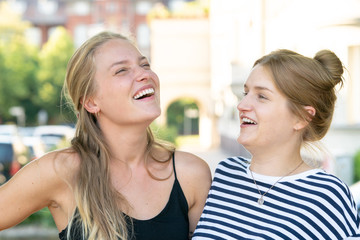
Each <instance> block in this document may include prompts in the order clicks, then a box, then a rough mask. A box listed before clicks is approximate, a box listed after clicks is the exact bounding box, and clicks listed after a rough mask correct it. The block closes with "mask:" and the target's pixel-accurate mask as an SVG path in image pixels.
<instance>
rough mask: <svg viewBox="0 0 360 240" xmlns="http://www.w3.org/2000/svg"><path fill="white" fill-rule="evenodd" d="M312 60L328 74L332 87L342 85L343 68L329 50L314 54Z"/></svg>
mask: <svg viewBox="0 0 360 240" xmlns="http://www.w3.org/2000/svg"><path fill="white" fill-rule="evenodd" d="M314 59H315V60H317V61H318V62H319V63H320V64H321V65H322V66H323V67H324V68H325V69H326V70H327V71H328V72H329V73H330V75H331V77H332V79H333V80H334V82H333V87H334V86H336V85H337V84H339V83H340V84H341V85H342V84H343V78H342V75H343V73H344V66H343V64H342V62H341V61H340V59H339V58H338V57H337V56H336V54H335V53H333V52H332V51H330V50H321V51H319V52H317V53H316V55H315V57H314Z"/></svg>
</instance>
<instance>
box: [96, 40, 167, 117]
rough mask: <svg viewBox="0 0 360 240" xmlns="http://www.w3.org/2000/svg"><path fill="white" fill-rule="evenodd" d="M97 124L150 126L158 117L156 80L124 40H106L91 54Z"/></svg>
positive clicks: (142, 57) (141, 57) (157, 83)
mask: <svg viewBox="0 0 360 240" xmlns="http://www.w3.org/2000/svg"><path fill="white" fill-rule="evenodd" d="M95 62H96V73H95V81H96V87H97V88H96V89H97V90H96V93H95V97H94V101H95V103H96V104H97V106H98V107H99V109H100V110H101V115H100V116H101V117H100V120H99V121H100V123H101V121H111V122H115V123H117V124H132V123H136V122H138V123H143V122H152V121H153V120H154V119H155V118H157V117H158V116H159V115H160V112H161V111H160V100H159V79H158V76H157V75H156V74H155V73H154V72H153V71H152V70H151V68H150V64H149V61H148V60H147V58H146V57H144V56H143V55H141V53H140V52H139V51H138V50H137V49H136V48H135V47H134V46H133V45H132V44H131V43H130V42H129V41H127V40H122V39H116V40H110V41H108V42H106V43H105V44H104V45H102V46H101V47H100V48H99V49H98V50H97V52H96V54H95Z"/></svg>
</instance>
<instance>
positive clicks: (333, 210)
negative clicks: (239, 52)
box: [193, 50, 360, 240]
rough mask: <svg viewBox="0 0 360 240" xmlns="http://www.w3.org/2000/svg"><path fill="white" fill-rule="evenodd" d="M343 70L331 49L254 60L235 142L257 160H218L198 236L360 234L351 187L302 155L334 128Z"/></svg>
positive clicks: (338, 236)
mask: <svg viewBox="0 0 360 240" xmlns="http://www.w3.org/2000/svg"><path fill="white" fill-rule="evenodd" d="M342 74H343V65H342V63H341V61H340V60H339V58H338V57H337V56H336V55H335V54H334V53H333V52H331V51H328V50H323V51H320V52H318V53H317V54H316V56H315V57H314V58H308V57H305V56H302V55H300V54H298V53H295V52H292V51H289V50H278V51H275V52H272V53H270V54H269V55H266V56H264V57H262V58H260V59H259V60H257V61H256V62H255V64H254V66H253V69H252V71H251V73H250V75H249V77H248V79H247V81H246V83H245V85H244V92H245V93H244V97H243V98H242V100H241V101H240V103H239V105H238V107H237V108H238V110H239V114H240V135H239V137H238V139H237V140H238V142H239V143H240V144H242V145H243V146H245V147H246V149H247V150H249V152H250V153H251V154H252V158H251V160H247V159H244V158H242V157H231V158H227V159H225V160H223V161H222V162H221V163H220V164H219V166H218V167H217V169H216V172H215V175H214V180H213V183H212V186H211V190H210V193H209V198H208V200H207V202H206V206H205V209H204V212H203V214H202V216H201V219H200V221H199V224H198V226H197V228H196V231H195V233H194V238H193V239H196V240H200V239H201V240H203V239H224V240H237V239H277V240H278V239H289V240H290V239H291V240H295V239H307V240H314V239H323V240H325V239H331V240H335V239H347V238H350V237H351V238H352V239H360V228H359V226H360V218H359V216H358V214H357V211H356V206H355V202H354V200H353V197H352V195H351V192H350V191H349V188H348V186H346V184H345V183H344V182H342V181H341V180H340V179H338V178H337V177H335V176H333V175H331V174H329V173H326V172H325V171H323V170H322V169H319V168H316V167H313V166H312V164H308V163H310V161H304V159H303V157H302V154H300V150H301V147H302V146H304V145H306V144H311V143H313V142H316V141H318V140H320V139H321V138H323V137H324V136H325V134H326V132H327V131H328V129H329V126H330V124H331V120H332V116H333V112H334V106H335V101H336V94H335V86H336V85H338V84H339V85H341V84H342V82H343V80H342Z"/></svg>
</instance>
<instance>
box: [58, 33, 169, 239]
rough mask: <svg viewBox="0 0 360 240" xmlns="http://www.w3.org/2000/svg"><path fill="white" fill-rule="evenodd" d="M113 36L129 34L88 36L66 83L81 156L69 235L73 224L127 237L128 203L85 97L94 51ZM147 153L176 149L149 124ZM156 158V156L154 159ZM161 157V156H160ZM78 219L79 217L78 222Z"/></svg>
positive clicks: (89, 232) (96, 233)
mask: <svg viewBox="0 0 360 240" xmlns="http://www.w3.org/2000/svg"><path fill="white" fill-rule="evenodd" d="M112 39H123V40H127V41H129V40H128V39H127V38H126V37H124V36H122V35H120V34H117V33H112V32H102V33H99V34H97V35H95V36H94V37H92V38H90V39H89V40H87V41H86V42H85V43H84V44H82V46H81V47H80V48H79V49H77V50H76V51H75V53H74V55H73V56H72V57H71V59H70V61H69V63H68V67H67V73H66V78H65V83H64V93H65V94H67V97H70V98H71V101H72V104H73V107H74V111H75V112H77V115H78V122H77V124H76V134H75V137H74V139H73V140H72V149H73V150H74V151H75V152H77V153H78V154H79V156H80V159H81V163H80V169H79V172H78V174H77V179H76V180H77V181H76V184H75V187H74V195H75V200H76V205H77V211H75V213H74V216H72V219H71V220H70V223H69V225H68V233H67V234H68V235H67V236H68V239H69V238H70V232H71V228H72V227H73V225H74V224H77V225H80V226H81V230H82V235H83V236H84V239H90V240H93V239H106V240H117V239H122V240H123V239H124V240H125V239H128V237H129V233H128V229H131V228H129V223H130V224H131V220H129V219H127V218H126V215H124V214H123V213H122V212H121V211H120V210H119V209H120V208H119V203H121V204H123V205H124V204H126V199H124V198H123V197H122V196H121V194H120V193H119V192H117V191H116V190H115V188H114V187H113V186H112V184H111V180H110V172H109V160H110V156H111V154H110V151H109V147H108V145H107V144H106V141H105V139H104V137H103V135H102V132H101V129H100V128H99V126H98V124H97V120H96V117H95V116H94V115H93V114H91V113H89V112H87V111H86V110H85V108H84V107H83V105H82V99H86V98H87V97H89V96H92V95H93V94H94V93H95V91H96V89H95V87H96V86H95V81H94V75H95V69H96V68H95V64H96V63H95V57H94V55H95V52H96V50H97V49H98V48H99V47H100V46H102V45H103V44H104V43H106V42H107V41H109V40H112ZM147 140H148V145H147V149H146V151H147V154H149V156H151V157H152V158H153V159H155V158H154V156H153V154H152V153H153V151H152V150H154V148H163V149H165V150H166V151H168V153H169V158H168V159H166V160H165V162H166V161H168V160H170V159H171V155H172V153H173V152H174V148H173V147H172V146H171V145H166V144H163V143H161V142H160V141H157V140H156V139H154V136H153V134H152V132H151V129H150V127H148V128H147ZM155 160H156V159H155ZM159 161H160V160H159ZM76 220H79V221H78V222H76Z"/></svg>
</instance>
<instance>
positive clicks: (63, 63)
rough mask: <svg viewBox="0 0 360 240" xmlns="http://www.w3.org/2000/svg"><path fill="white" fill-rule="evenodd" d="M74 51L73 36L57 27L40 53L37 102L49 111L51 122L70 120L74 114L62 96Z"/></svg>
mask: <svg viewBox="0 0 360 240" xmlns="http://www.w3.org/2000/svg"><path fill="white" fill-rule="evenodd" d="M73 51H74V44H73V41H72V38H71V36H70V35H69V34H68V32H67V31H66V29H65V28H63V27H58V28H56V30H55V32H54V33H53V35H52V36H51V37H50V39H49V41H48V42H47V43H46V44H45V45H44V46H43V48H42V50H41V52H40V54H39V72H38V74H37V77H38V80H39V83H40V87H39V92H38V101H37V103H38V104H39V105H40V106H41V107H42V108H43V109H44V110H45V111H47V113H48V116H49V121H50V123H61V122H64V121H65V122H69V121H72V120H73V118H72V117H73V115H72V113H70V111H69V109H67V108H66V107H65V106H66V105H64V104H63V101H62V98H61V92H62V87H63V83H64V79H65V73H66V67H67V63H68V61H69V59H70V57H71V55H72V53H73Z"/></svg>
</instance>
